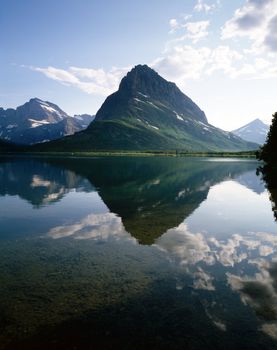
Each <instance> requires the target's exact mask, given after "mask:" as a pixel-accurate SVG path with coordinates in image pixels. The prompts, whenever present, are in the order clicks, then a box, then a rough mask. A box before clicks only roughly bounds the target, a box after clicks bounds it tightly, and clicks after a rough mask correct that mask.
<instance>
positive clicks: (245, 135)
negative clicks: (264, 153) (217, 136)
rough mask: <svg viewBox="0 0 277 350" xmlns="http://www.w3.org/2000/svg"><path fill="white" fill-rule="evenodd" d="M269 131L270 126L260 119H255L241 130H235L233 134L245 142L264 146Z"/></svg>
mask: <svg viewBox="0 0 277 350" xmlns="http://www.w3.org/2000/svg"><path fill="white" fill-rule="evenodd" d="M268 131H269V126H268V125H267V124H265V123H264V122H262V121H261V120H260V119H255V120H253V121H252V122H250V123H248V124H246V125H244V126H242V127H241V128H239V129H236V130H233V131H232V133H233V134H235V135H237V136H239V137H241V138H242V139H243V140H246V141H250V142H255V143H258V144H259V145H263V144H264V143H265V141H266V137H267V134H268Z"/></svg>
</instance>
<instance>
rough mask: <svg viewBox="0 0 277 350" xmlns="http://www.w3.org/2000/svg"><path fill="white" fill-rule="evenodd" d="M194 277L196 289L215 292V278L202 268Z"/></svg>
mask: <svg viewBox="0 0 277 350" xmlns="http://www.w3.org/2000/svg"><path fill="white" fill-rule="evenodd" d="M193 277H194V281H193V288H194V289H206V290H215V287H214V286H213V284H212V280H213V277H211V276H210V275H209V274H207V273H206V272H204V271H203V269H201V268H200V267H199V268H198V271H197V272H195V273H194V274H193Z"/></svg>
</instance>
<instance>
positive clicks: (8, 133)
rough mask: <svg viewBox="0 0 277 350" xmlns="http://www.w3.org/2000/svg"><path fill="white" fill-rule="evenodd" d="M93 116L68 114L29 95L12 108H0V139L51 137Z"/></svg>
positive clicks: (22, 141) (72, 129)
mask: <svg viewBox="0 0 277 350" xmlns="http://www.w3.org/2000/svg"><path fill="white" fill-rule="evenodd" d="M93 119H94V117H93V116H91V115H88V114H83V115H76V116H74V117H70V116H69V115H68V114H67V113H65V112H64V111H63V110H62V109H60V108H59V107H58V106H57V105H55V104H53V103H51V102H47V101H42V100H40V99H38V98H32V99H31V100H30V101H29V102H27V103H25V104H24V105H22V106H19V107H17V108H16V109H12V108H8V109H6V110H5V109H3V108H0V139H2V140H5V141H9V142H13V143H16V144H24V145H28V144H34V143H38V142H46V141H51V140H55V139H58V138H61V137H63V136H66V135H71V134H74V133H75V132H77V131H80V130H83V129H85V128H86V127H87V126H88V125H89V124H90V122H91V121H92V120H93Z"/></svg>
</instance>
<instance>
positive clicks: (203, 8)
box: [194, 0, 220, 13]
mask: <svg viewBox="0 0 277 350" xmlns="http://www.w3.org/2000/svg"><path fill="white" fill-rule="evenodd" d="M219 5H220V1H219V0H217V1H216V2H215V3H212V4H208V3H206V2H204V0H197V3H196V5H195V6H194V11H196V12H206V13H208V12H211V11H213V10H214V9H216V7H218V6H219Z"/></svg>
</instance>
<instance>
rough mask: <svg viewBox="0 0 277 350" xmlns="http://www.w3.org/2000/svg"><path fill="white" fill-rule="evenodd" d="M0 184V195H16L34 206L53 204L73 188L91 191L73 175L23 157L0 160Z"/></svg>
mask: <svg viewBox="0 0 277 350" xmlns="http://www.w3.org/2000/svg"><path fill="white" fill-rule="evenodd" d="M0 182H1V188H0V195H1V196H5V195H10V196H15V195H18V196H19V197H20V198H22V199H25V200H27V201H28V202H29V203H31V204H32V205H33V206H35V207H40V206H43V205H47V204H50V203H54V202H57V201H59V200H61V198H63V196H64V195H66V194H67V193H68V192H70V190H73V189H76V190H83V191H91V190H92V189H93V188H92V187H91V185H90V183H89V182H88V181H87V180H86V179H84V178H82V177H80V176H78V175H76V173H75V172H72V171H69V170H66V169H64V168H63V167H58V166H51V165H49V164H48V163H45V162H41V161H36V160H34V159H24V158H2V159H0Z"/></svg>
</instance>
